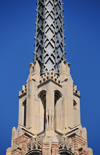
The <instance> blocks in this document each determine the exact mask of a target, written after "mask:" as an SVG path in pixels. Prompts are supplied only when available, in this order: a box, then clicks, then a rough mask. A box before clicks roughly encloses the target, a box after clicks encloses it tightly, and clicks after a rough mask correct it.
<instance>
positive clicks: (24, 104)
mask: <svg viewBox="0 0 100 155" xmlns="http://www.w3.org/2000/svg"><path fill="white" fill-rule="evenodd" d="M22 105H23V126H26V99H25V100H24V102H23V104H22Z"/></svg>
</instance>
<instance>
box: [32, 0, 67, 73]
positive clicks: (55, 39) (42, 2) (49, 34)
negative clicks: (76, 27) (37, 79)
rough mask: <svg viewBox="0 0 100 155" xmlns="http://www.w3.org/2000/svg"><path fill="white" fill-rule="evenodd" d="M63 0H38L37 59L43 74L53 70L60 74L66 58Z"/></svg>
mask: <svg viewBox="0 0 100 155" xmlns="http://www.w3.org/2000/svg"><path fill="white" fill-rule="evenodd" d="M62 5H63V3H62V0H38V1H37V10H36V11H37V22H36V37H35V52H34V55H35V58H34V59H35V60H37V61H38V62H39V65H40V69H41V74H44V73H46V72H48V71H52V72H54V73H56V74H59V66H60V64H61V62H62V61H63V60H64V59H65V49H64V46H65V45H64V29H63V25H64V23H63V8H62Z"/></svg>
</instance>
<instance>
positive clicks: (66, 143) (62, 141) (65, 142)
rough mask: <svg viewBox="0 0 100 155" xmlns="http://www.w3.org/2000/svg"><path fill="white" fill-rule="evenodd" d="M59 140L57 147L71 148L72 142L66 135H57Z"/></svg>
mask: <svg viewBox="0 0 100 155" xmlns="http://www.w3.org/2000/svg"><path fill="white" fill-rule="evenodd" d="M57 138H58V140H59V149H66V150H70V151H72V150H73V144H72V143H71V142H70V138H68V137H67V136H59V135H58V136H57Z"/></svg>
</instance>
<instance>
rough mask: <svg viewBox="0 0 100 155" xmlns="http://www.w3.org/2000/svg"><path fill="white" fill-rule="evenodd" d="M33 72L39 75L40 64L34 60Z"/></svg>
mask: <svg viewBox="0 0 100 155" xmlns="http://www.w3.org/2000/svg"><path fill="white" fill-rule="evenodd" d="M34 73H35V74H38V75H40V66H39V63H38V61H36V60H35V61H34Z"/></svg>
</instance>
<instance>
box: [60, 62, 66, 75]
mask: <svg viewBox="0 0 100 155" xmlns="http://www.w3.org/2000/svg"><path fill="white" fill-rule="evenodd" d="M66 73H67V67H66V60H63V61H62V63H61V65H60V70H59V74H60V75H62V74H66Z"/></svg>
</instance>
